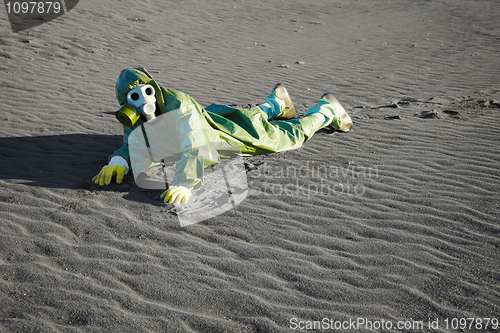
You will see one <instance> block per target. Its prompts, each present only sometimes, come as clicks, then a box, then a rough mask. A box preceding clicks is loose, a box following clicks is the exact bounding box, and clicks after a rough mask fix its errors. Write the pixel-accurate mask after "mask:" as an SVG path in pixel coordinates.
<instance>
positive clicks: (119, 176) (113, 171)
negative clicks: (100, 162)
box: [92, 165, 127, 185]
mask: <svg viewBox="0 0 500 333" xmlns="http://www.w3.org/2000/svg"><path fill="white" fill-rule="evenodd" d="M126 171H127V168H125V167H123V166H120V165H106V166H104V167H103V168H102V169H101V171H100V172H99V173H98V174H97V175H96V176H95V177H94V178H92V181H93V182H94V183H96V184H99V185H104V184H106V185H109V183H110V182H111V178H112V177H113V175H116V183H117V184H120V183H121V182H122V180H123V176H124V175H125V172H126Z"/></svg>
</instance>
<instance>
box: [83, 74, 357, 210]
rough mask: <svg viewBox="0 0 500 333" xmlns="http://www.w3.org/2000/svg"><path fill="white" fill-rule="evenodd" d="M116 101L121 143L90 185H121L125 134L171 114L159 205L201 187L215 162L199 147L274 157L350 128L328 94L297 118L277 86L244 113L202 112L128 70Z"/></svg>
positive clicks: (217, 108)
mask: <svg viewBox="0 0 500 333" xmlns="http://www.w3.org/2000/svg"><path fill="white" fill-rule="evenodd" d="M116 97H117V99H118V102H119V103H120V105H121V108H120V109H119V110H118V111H117V112H116V117H117V119H118V120H119V121H120V122H121V123H122V124H123V129H124V134H123V139H124V140H123V141H124V144H123V146H122V147H121V148H120V149H118V150H116V151H115V152H114V153H113V154H112V155H111V156H110V158H109V161H108V164H107V165H106V166H104V167H103V168H102V169H101V171H100V172H99V173H98V174H97V175H96V176H95V177H94V178H93V179H92V180H93V181H94V182H95V183H96V184H99V185H104V184H106V185H108V184H109V183H110V182H111V179H112V177H113V176H115V175H116V182H117V183H118V184H119V183H121V182H122V180H123V177H124V175H125V174H127V173H128V172H129V171H130V170H131V169H132V165H134V164H133V163H131V156H130V149H129V148H130V147H129V138H130V135H131V133H132V132H133V131H134V130H135V129H136V128H139V127H140V128H141V130H142V132H143V133H144V134H145V133H146V131H145V128H144V126H145V125H147V124H150V123H154V122H155V119H157V117H160V116H162V115H165V114H166V113H168V112H172V111H175V112H176V116H175V118H174V119H175V120H174V121H175V122H176V123H175V124H174V125H172V126H173V127H174V128H175V129H176V130H178V133H179V134H178V135H179V136H180V137H179V138H178V140H172V141H168V140H165V142H164V145H165V146H166V147H167V146H169V145H179V146H178V147H173V149H174V150H175V149H177V151H179V152H180V159H179V160H178V161H177V162H176V163H175V177H174V179H173V181H172V185H171V186H170V187H169V188H168V189H167V190H166V191H165V192H164V193H163V194H162V195H161V198H164V202H170V203H173V202H175V203H186V202H187V201H188V200H189V198H190V197H191V191H192V190H193V189H194V188H197V187H199V186H201V184H202V182H203V169H204V168H205V167H207V166H209V165H214V164H217V163H218V160H217V158H218V157H217V158H215V160H214V158H211V157H210V156H213V154H206V153H205V152H203V151H201V150H202V149H203V148H201V147H207V146H210V145H212V146H213V145H215V146H217V144H229V145H230V146H233V147H237V148H238V149H239V152H240V154H241V155H242V156H252V155H259V154H265V153H275V152H281V151H285V150H290V149H296V148H299V147H301V146H302V143H303V142H305V141H306V140H308V139H309V138H311V137H312V136H313V134H314V133H315V132H316V131H318V130H319V129H321V128H322V127H324V126H329V125H331V126H333V127H334V128H335V129H337V130H340V131H344V132H346V131H349V130H350V129H351V127H352V120H351V118H350V117H349V115H348V114H347V113H346V111H345V110H344V108H343V107H342V105H340V103H339V102H338V101H337V100H336V99H335V98H334V97H333V96H332V95H331V94H324V95H323V96H322V97H321V99H320V100H319V103H318V105H315V106H313V107H311V108H309V109H308V111H307V113H306V114H305V116H304V117H301V118H300V119H297V118H296V111H295V107H294V105H293V103H292V101H291V99H290V96H289V95H288V93H287V91H286V89H285V88H284V87H283V86H282V85H281V84H277V85H276V86H275V87H274V89H273V91H272V92H271V93H270V94H269V95H268V96H267V99H266V101H265V102H264V103H263V104H262V105H259V106H255V107H252V108H250V109H238V108H232V107H228V106H223V105H215V104H214V105H210V106H209V107H207V108H202V107H201V106H200V105H199V104H198V103H197V102H196V101H195V100H193V99H192V98H191V97H189V96H188V95H186V94H184V93H182V92H177V91H174V90H172V89H169V88H165V87H162V86H159V85H158V84H157V83H156V82H155V80H154V79H153V77H152V76H151V75H150V74H149V73H148V72H147V71H146V69H144V68H128V69H125V70H123V71H122V72H121V73H120V75H119V77H118V80H117V81H116ZM294 118H295V119H294ZM151 139H152V138H149V141H151ZM146 141H148V140H147V138H146ZM173 142H175V143H173ZM146 144H147V145H148V143H146ZM148 147H149V145H148ZM216 155H217V154H216ZM217 156H218V155H217ZM152 159H153V158H152ZM149 162H157V163H158V162H161V161H154V160H152V161H149ZM148 166H149V165H141V166H140V168H141V169H142V168H147V167H148ZM138 171H139V172H140V171H142V170H136V167H135V166H134V172H138Z"/></svg>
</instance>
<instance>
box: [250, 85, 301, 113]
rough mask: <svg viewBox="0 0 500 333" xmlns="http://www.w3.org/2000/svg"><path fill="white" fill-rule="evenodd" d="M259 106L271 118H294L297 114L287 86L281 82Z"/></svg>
mask: <svg viewBox="0 0 500 333" xmlns="http://www.w3.org/2000/svg"><path fill="white" fill-rule="evenodd" d="M259 107H260V108H261V109H262V111H264V112H265V113H267V115H268V119H269V120H272V119H277V118H279V119H292V118H295V115H296V114H297V113H296V111H295V106H294V105H293V102H292V99H291V98H290V95H288V92H287V91H286V89H285V87H284V86H283V85H281V84H279V83H278V84H276V85H275V86H274V89H273V91H272V92H271V93H270V94H269V95H268V96H267V99H266V101H265V102H264V103H263V104H261V105H259Z"/></svg>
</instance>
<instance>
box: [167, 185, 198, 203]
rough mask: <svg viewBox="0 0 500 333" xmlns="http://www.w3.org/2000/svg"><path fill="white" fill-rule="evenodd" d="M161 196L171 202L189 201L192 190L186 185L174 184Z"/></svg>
mask: <svg viewBox="0 0 500 333" xmlns="http://www.w3.org/2000/svg"><path fill="white" fill-rule="evenodd" d="M160 197H161V198H165V199H164V200H163V202H170V203H173V202H175V203H184V204H185V203H187V202H188V200H189V198H191V190H190V189H188V188H186V187H184V186H172V187H170V188H169V189H168V190H166V191H165V192H163V194H162V195H160Z"/></svg>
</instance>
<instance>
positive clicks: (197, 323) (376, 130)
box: [0, 0, 500, 332]
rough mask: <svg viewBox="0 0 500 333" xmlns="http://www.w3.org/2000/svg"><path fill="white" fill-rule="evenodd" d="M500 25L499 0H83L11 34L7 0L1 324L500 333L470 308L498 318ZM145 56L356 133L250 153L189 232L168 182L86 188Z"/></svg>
mask: <svg viewBox="0 0 500 333" xmlns="http://www.w3.org/2000/svg"><path fill="white" fill-rule="evenodd" d="M499 16H500V2H498V1H497V0H475V1H469V0H433V1H431V0H413V1H410V0H359V1H353V0H349V1H348V0H339V1H333V0H332V1H327V0H317V1H313V2H307V3H306V2H305V1H298V0H289V1H283V0H277V1H260V0H257V1H241V0H235V1H227V0H224V1H222V0H219V1H210V2H208V1H207V2H202V1H194V0H183V1H179V0H174V1H168V2H160V1H153V0H145V1H140V2H138V1H130V0H122V1H117V0H111V1H97V0H88V1H80V3H79V4H78V5H77V7H76V8H74V9H73V10H72V11H70V12H69V13H67V14H66V15H64V16H62V17H60V18H58V19H56V20H54V21H51V22H49V23H47V24H43V25H41V26H38V27H36V28H33V29H29V30H26V31H23V32H20V33H15V34H14V33H12V31H11V29H10V25H9V22H8V20H7V15H6V12H5V11H3V10H0V58H1V63H0V73H1V75H0V98H1V103H0V120H1V121H2V127H1V130H0V162H1V163H0V331H1V332H295V331H303V332H305V331H313V328H314V327H316V328H317V329H316V330H315V331H317V332H321V331H346V332H347V331H350V332H401V331H404V332H455V331H459V330H460V329H462V331H464V332H479V331H481V332H485V331H492V332H494V331H498V330H499V329H500V327H499V326H497V328H496V329H495V327H494V323H495V321H494V320H490V322H489V324H488V326H486V324H487V320H486V319H483V321H482V324H481V325H483V326H481V327H479V326H478V327H476V326H475V325H476V324H477V323H480V322H479V321H474V323H473V325H472V322H471V321H470V320H468V321H466V325H465V326H463V325H462V324H463V321H460V320H459V319H460V318H499V319H500V301H499V300H500V269H499V264H500V225H499V217H500V214H499V212H500V210H499V198H500V196H499V190H498V188H499V185H500V171H499V165H500V145H499V143H500V120H499V115H500V104H499V101H500V24H499V23H498V19H499ZM135 66H144V67H146V68H147V69H148V70H149V71H150V72H151V73H152V75H153V76H154V77H155V79H156V80H157V81H158V82H159V83H160V84H161V85H164V86H168V87H171V88H172V89H175V90H179V91H183V92H186V93H188V94H189V95H191V96H192V97H193V98H195V99H196V100H197V101H198V102H199V103H200V104H202V105H203V106H207V105H209V104H211V103H220V104H233V105H238V106H245V105H256V104H259V103H261V102H263V101H264V99H265V96H266V95H267V94H268V93H269V92H270V91H271V89H272V87H273V86H274V84H275V83H276V82H281V83H283V84H284V85H285V86H286V87H287V89H288V91H289V93H290V95H291V96H292V98H293V100H294V102H295V104H296V106H297V109H298V110H299V112H300V113H301V114H304V112H305V111H306V110H307V108H308V107H309V106H312V105H315V104H316V103H317V101H318V99H319V97H320V96H321V95H322V94H323V93H324V92H331V93H333V94H334V95H335V96H336V97H337V99H338V100H339V101H340V102H341V103H342V104H343V105H344V107H345V109H346V110H347V111H348V113H349V114H350V115H351V116H352V118H353V120H354V128H353V131H352V132H349V133H339V132H333V131H329V130H321V131H320V132H319V133H317V134H316V135H315V136H314V137H313V138H312V139H311V140H310V141H308V142H307V143H306V144H305V145H304V147H303V148H301V149H299V150H295V151H290V152H284V153H279V154H272V155H265V156H256V157H252V158H245V163H246V166H247V170H248V172H247V179H248V185H249V194H248V196H247V198H246V199H245V200H244V201H243V202H242V203H240V204H239V205H238V206H237V207H236V208H235V209H233V210H230V211H227V212H226V213H224V214H222V215H220V216H217V217H215V218H212V219H209V220H206V221H204V222H201V223H198V224H195V225H191V226H188V227H180V225H179V221H178V218H177V216H176V215H175V213H174V212H175V210H174V209H173V206H172V205H170V204H163V203H162V202H161V200H160V198H159V195H160V194H161V191H156V190H146V189H141V188H139V187H138V186H137V185H136V184H135V183H134V181H133V179H132V177H130V176H128V177H126V179H125V180H124V182H123V183H122V184H121V185H116V184H112V185H109V186H107V187H99V186H97V185H94V184H93V183H92V182H91V178H92V176H93V175H95V174H96V173H97V172H98V171H99V170H100V168H101V167H102V166H103V165H104V164H105V163H106V162H107V158H108V156H109V154H111V153H112V152H113V151H114V150H115V149H116V148H118V147H119V146H120V145H121V142H122V128H121V125H120V124H119V123H118V122H117V121H116V119H115V117H114V111H115V110H116V109H117V108H118V103H117V101H116V98H115V92H114V84H115V80H116V78H117V77H118V74H119V73H120V71H121V70H122V69H124V68H127V67H135ZM287 167H289V168H292V167H294V168H296V169H297V170H302V172H300V173H297V174H295V175H292V174H288V175H287V174H286V170H287ZM287 189H288V191H287ZM290 189H301V190H300V191H299V190H295V191H293V190H290ZM453 318H457V319H456V320H455V321H454V319H453ZM477 320H479V319H477ZM363 321H364V322H365V324H364V325H363ZM368 321H370V322H371V323H370V324H368V323H367V322H368ZM315 322H316V323H315ZM350 322H351V323H352V322H356V323H360V325H359V326H356V327H355V328H354V327H353V326H345V325H346V324H345V323H347V324H349V323H350ZM388 322H390V323H391V325H392V328H391V327H389V325H388ZM400 323H401V324H403V327H402V328H403V329H398V327H397V325H398V324H400ZM319 324H321V325H322V326H321V327H319V326H318V325H319ZM327 324H328V325H327ZM339 324H344V326H343V327H342V328H341V329H338V330H332V329H333V328H335V327H337V328H340V327H339V326H338V325H339ZM420 324H422V326H419V325H420ZM315 325H316V326H315ZM335 325H337V326H335ZM369 325H372V326H369ZM405 325H406V329H404V326H405ZM447 325H448V327H447ZM497 325H498V322H497ZM309 328H310V329H309ZM329 328H330V329H329ZM400 328H401V327H400ZM479 328H482V329H481V330H480V329H479Z"/></svg>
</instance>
